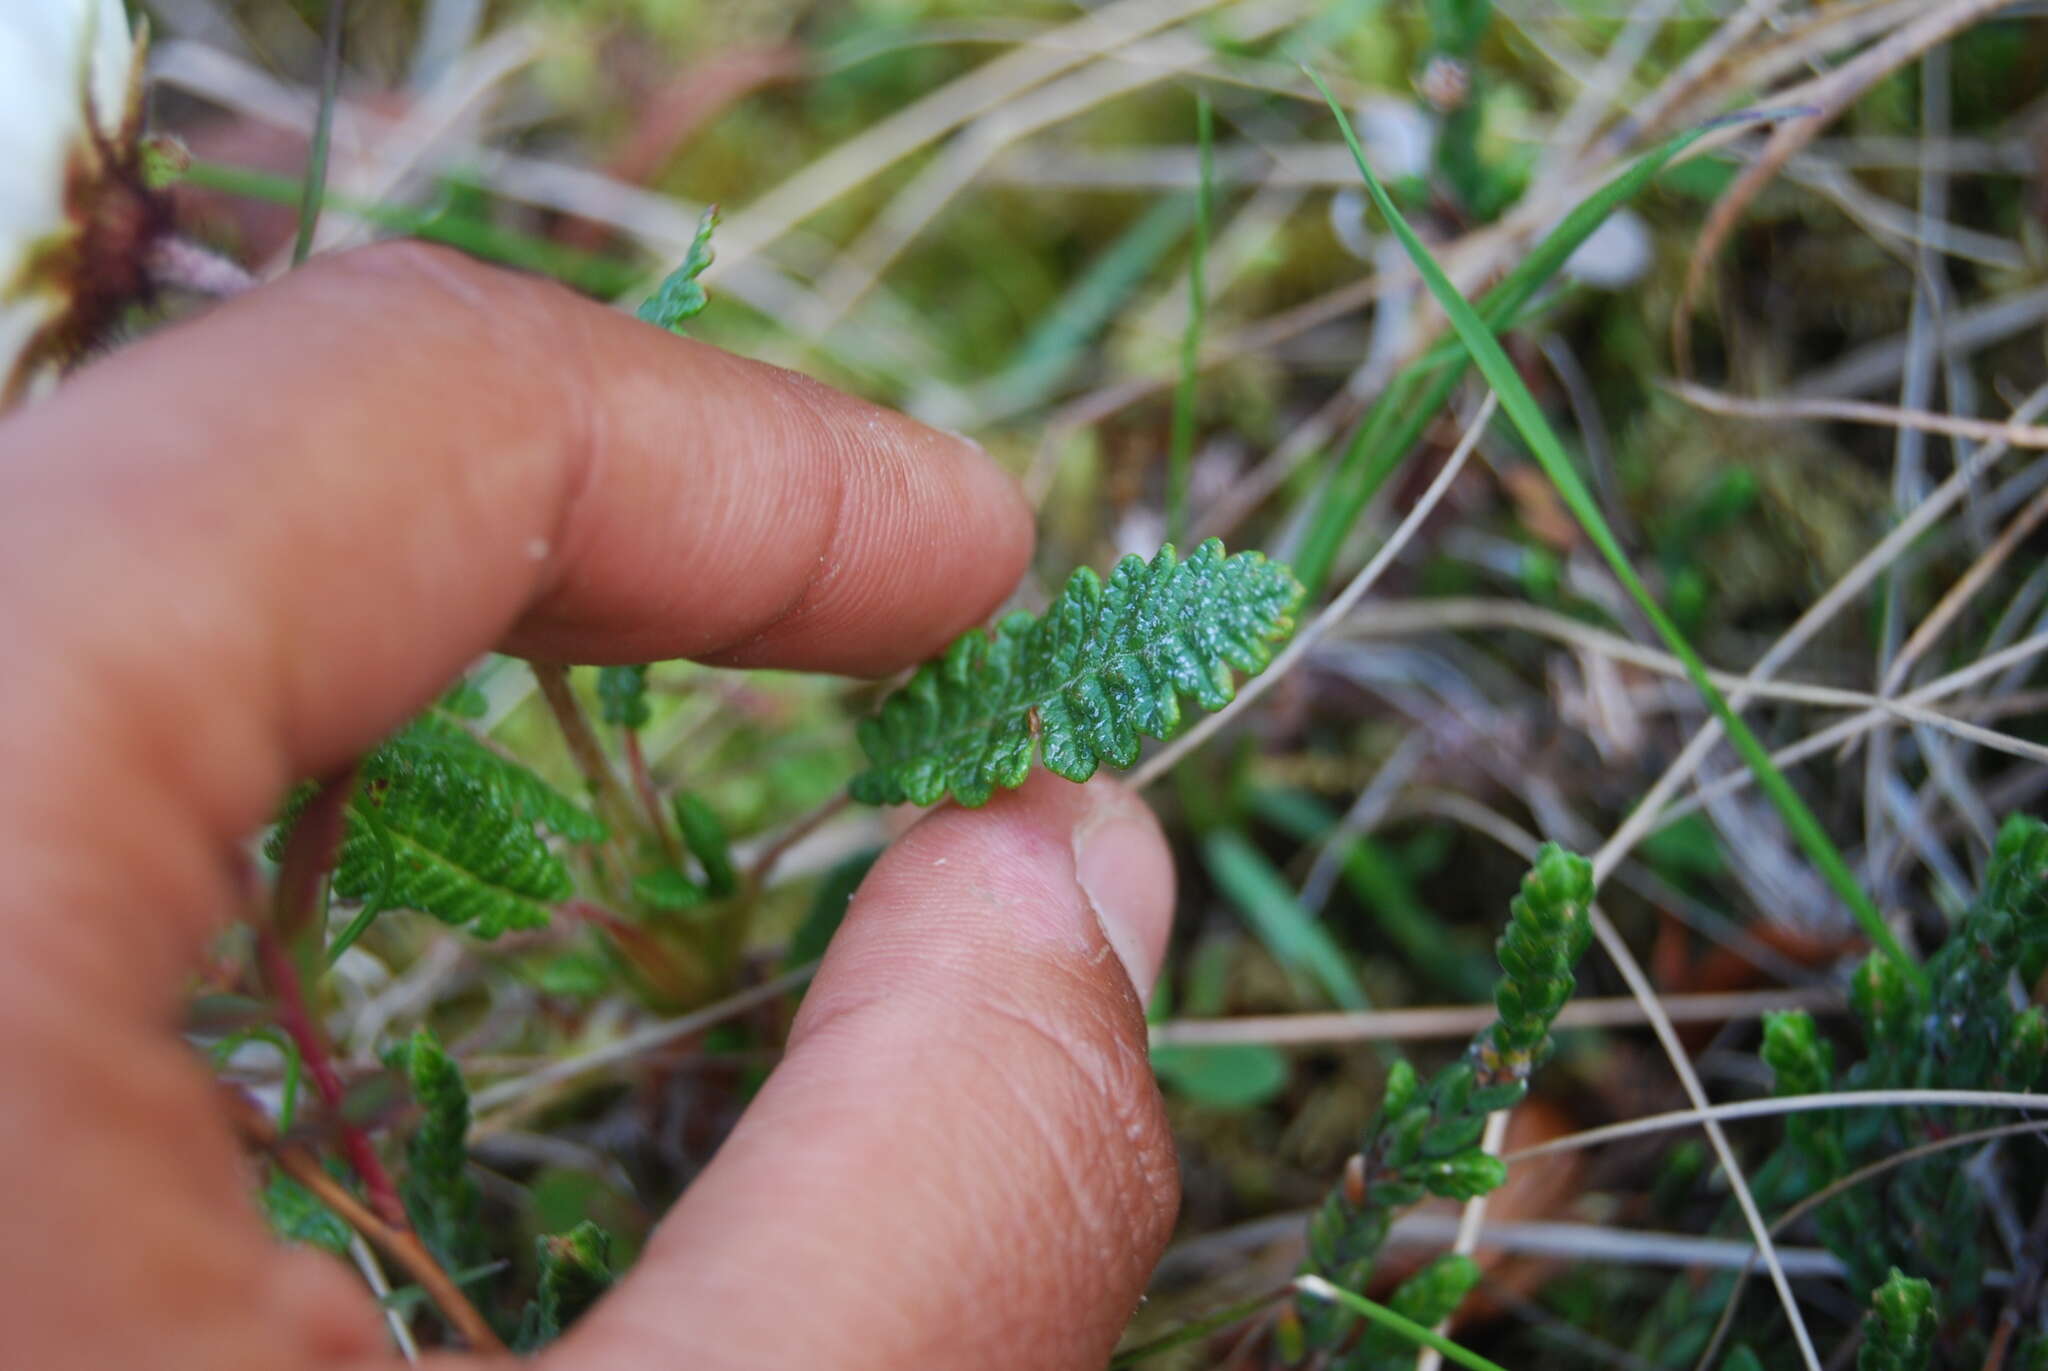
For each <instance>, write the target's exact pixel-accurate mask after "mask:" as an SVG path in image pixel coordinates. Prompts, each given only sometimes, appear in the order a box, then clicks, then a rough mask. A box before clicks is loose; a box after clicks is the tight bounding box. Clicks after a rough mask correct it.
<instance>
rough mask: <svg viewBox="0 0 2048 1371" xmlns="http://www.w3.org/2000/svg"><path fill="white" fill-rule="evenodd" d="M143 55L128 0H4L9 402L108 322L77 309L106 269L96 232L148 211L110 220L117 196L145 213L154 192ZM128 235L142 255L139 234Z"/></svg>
mask: <svg viewBox="0 0 2048 1371" xmlns="http://www.w3.org/2000/svg"><path fill="white" fill-rule="evenodd" d="M139 58H140V53H139V50H138V48H137V45H136V43H135V40H134V37H133V35H132V34H131V33H130V31H129V27H128V16H127V14H126V12H125V11H123V9H122V7H121V0H0V407H4V405H5V404H6V403H7V402H8V401H10V400H12V399H14V398H16V397H18V396H19V395H20V394H22V393H23V391H24V390H25V389H27V388H29V387H30V386H31V385H32V384H34V383H35V382H37V381H38V380H40V379H42V378H43V377H44V376H45V375H46V374H47V371H48V368H49V366H50V365H51V364H52V363H54V362H57V361H61V360H63V359H64V355H65V353H66V352H67V351H69V350H71V349H73V348H75V347H76V346H77V344H78V343H79V342H80V341H82V338H83V334H84V333H85V332H86V331H87V326H88V325H90V324H92V323H97V322H103V321H100V320H74V318H73V316H74V315H75V314H76V313H77V312H78V310H79V308H80V306H81V304H83V303H85V302H84V301H83V300H82V296H83V295H84V294H85V293H86V292H85V291H84V289H83V287H84V286H85V285H86V284H87V283H88V282H89V281H90V280H91V279H92V278H91V277H90V275H89V273H92V272H95V271H101V268H100V267H99V265H98V264H97V263H93V262H89V261H87V260H86V258H87V257H90V256H95V255H97V254H96V253H94V252H92V251H90V249H93V248H95V247H104V244H96V243H94V242H93V241H92V240H94V239H95V238H96V237H104V236H105V235H104V234H96V233H95V229H100V228H104V227H106V226H107V221H108V220H109V218H112V219H114V220H116V221H118V223H119V224H122V225H127V226H130V227H132V226H133V224H134V223H135V222H136V220H137V218H138V216H137V215H136V214H133V213H128V214H121V213H114V214H112V215H110V214H109V213H108V209H109V205H108V201H109V198H110V197H111V196H114V195H116V194H118V195H120V196H121V197H123V199H124V201H125V203H126V207H127V208H129V209H131V210H133V209H138V208H140V205H141V203H142V200H141V197H143V196H144V195H145V192H144V190H143V187H142V184H141V179H140V152H139V149H138V139H139V136H140V133H141V129H140V127H139V111H138V109H137V101H136V96H137V94H138V89H139V87H138V81H137V76H138V66H139ZM121 236H122V237H123V239H124V246H125V247H126V250H127V252H128V255H129V256H130V257H134V258H137V259H138V260H139V254H140V252H141V250H142V244H141V243H140V242H139V241H136V240H137V235H136V234H135V233H132V232H129V233H125V234H123V235H121ZM134 270H135V267H134V266H133V265H132V264H131V266H130V268H129V271H130V273H131V274H132V273H133V271H134ZM102 274H104V273H103V272H102ZM117 274H118V273H117ZM96 284H101V285H104V282H103V281H102V282H98V283H96ZM91 293H92V294H93V295H95V296H99V297H102V298H100V299H98V300H97V301H96V302H93V305H92V308H96V309H97V310H98V311H100V312H104V311H105V309H106V308H107V304H106V300H105V298H104V297H105V295H106V292H105V291H104V289H101V290H95V291H93V292H91Z"/></svg>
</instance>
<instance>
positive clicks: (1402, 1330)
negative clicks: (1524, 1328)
mask: <svg viewBox="0 0 2048 1371" xmlns="http://www.w3.org/2000/svg"><path fill="white" fill-rule="evenodd" d="M1294 1286H1295V1289H1297V1290H1299V1291H1301V1293H1302V1294H1304V1295H1308V1296H1310V1297H1312V1298H1315V1299H1321V1300H1329V1301H1330V1302H1331V1303H1332V1304H1338V1305H1342V1306H1343V1307H1344V1308H1346V1309H1348V1310H1350V1311H1351V1312H1352V1313H1354V1314H1356V1315H1358V1317H1360V1318H1361V1319H1364V1320H1366V1321H1367V1322H1368V1323H1376V1324H1378V1325H1379V1326H1380V1327H1382V1328H1384V1329H1386V1330H1387V1331H1388V1332H1389V1333H1398V1334H1400V1335H1401V1336H1402V1337H1404V1338H1406V1339H1408V1341H1410V1342H1412V1343H1414V1344H1415V1345H1416V1346H1418V1347H1434V1348H1435V1349H1436V1350H1437V1351H1439V1352H1441V1353H1443V1354H1444V1356H1446V1357H1448V1358H1450V1359H1451V1360H1452V1361H1454V1362H1456V1363H1457V1364H1458V1365H1460V1366H1463V1367H1466V1368H1468V1371H1507V1368H1506V1367H1504V1366H1502V1365H1501V1364H1500V1363H1499V1362H1495V1361H1488V1360H1487V1359H1486V1358H1484V1357H1482V1356H1480V1355H1479V1354H1478V1353H1477V1352H1474V1351H1472V1350H1471V1349H1470V1348H1466V1347H1460V1346H1459V1345H1458V1344H1457V1343H1454V1342H1452V1341H1451V1340H1450V1339H1449V1338H1447V1337H1445V1336H1444V1335H1443V1334H1441V1333H1438V1332H1436V1331H1435V1330H1434V1329H1429V1328H1424V1327H1423V1326H1422V1325H1421V1324H1419V1323H1417V1322H1415V1320H1413V1319H1410V1318H1406V1317H1404V1316H1403V1315H1400V1314H1396V1313H1395V1312H1394V1311H1393V1310H1391V1309H1389V1308H1387V1307H1386V1306H1385V1305H1384V1304H1381V1303H1379V1302H1378V1301H1376V1300H1369V1299H1367V1298H1366V1297H1365V1296H1363V1295H1354V1294H1353V1293H1352V1292H1350V1291H1349V1290H1345V1289H1342V1288H1340V1287H1338V1286H1335V1285H1332V1284H1330V1283H1329V1282H1328V1281H1326V1280H1324V1279H1322V1278H1321V1277H1320V1276H1303V1277H1302V1278H1301V1279H1300V1280H1297V1281H1296V1282H1295V1283H1294Z"/></svg>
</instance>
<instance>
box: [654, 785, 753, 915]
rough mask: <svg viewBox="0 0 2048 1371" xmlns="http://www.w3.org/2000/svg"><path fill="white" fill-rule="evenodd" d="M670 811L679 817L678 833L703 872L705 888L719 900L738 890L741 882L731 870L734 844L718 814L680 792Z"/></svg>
mask: <svg viewBox="0 0 2048 1371" xmlns="http://www.w3.org/2000/svg"><path fill="white" fill-rule="evenodd" d="M669 807H670V809H671V810H673V811H674V813H675V816H676V831H677V832H679V833H681V834H682V835H683V846H685V847H687V848H689V849H690V855H691V856H693V857H695V858H696V859H697V864H698V865H699V866H701V867H702V868H704V885H705V887H706V888H707V889H708V890H710V892H711V893H712V894H713V895H715V896H717V897H718V898H720V899H723V898H724V897H725V896H727V895H730V894H732V893H733V892H734V891H735V890H738V889H739V887H740V879H739V873H738V872H737V871H734V870H733V866H732V842H731V840H730V839H729V838H727V837H726V833H725V824H724V823H723V822H721V821H720V820H719V817H718V815H717V813H716V812H715V811H714V810H713V809H712V808H711V806H710V805H708V804H705V803H704V802H703V801H702V800H700V799H698V798H697V797H696V796H695V795H686V794H683V793H682V792H680V791H678V792H677V793H676V797H675V799H673V800H672V801H670V802H669Z"/></svg>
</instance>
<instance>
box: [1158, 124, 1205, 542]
mask: <svg viewBox="0 0 2048 1371" xmlns="http://www.w3.org/2000/svg"><path fill="white" fill-rule="evenodd" d="M1214 124H1215V116H1214V115H1213V114H1212V113H1211V111H1210V109H1209V97H1208V96H1206V95H1198V96H1196V97H1195V143H1196V146H1197V147H1198V148H1199V149H1200V158H1201V178H1200V179H1201V185H1200V187H1199V188H1198V189H1197V190H1196V191H1195V242H1194V250H1193V251H1192V252H1191V253H1189V254H1188V323H1187V327H1186V328H1185V329H1184V330H1182V332H1181V337H1180V383H1179V384H1178V385H1176V386H1175V387H1174V390H1173V434H1172V438H1171V440H1170V441H1169V443H1168V444H1167V451H1166V540H1167V541H1168V542H1170V543H1176V544H1179V545H1182V546H1185V545H1186V543H1187V540H1188V537H1187V534H1188V468H1189V467H1190V466H1191V465H1192V464H1193V461H1194V450H1195V381H1196V379H1197V377H1198V376H1199V374H1200V364H1201V356H1202V326H1203V325H1204V324H1205V323H1206V322H1207V316H1208V313H1209V285H1208V258H1209V214H1210V200H1211V198H1212V194H1213V191H1214V189H1215V185H1216V156H1215V147H1214V143H1215V131H1214Z"/></svg>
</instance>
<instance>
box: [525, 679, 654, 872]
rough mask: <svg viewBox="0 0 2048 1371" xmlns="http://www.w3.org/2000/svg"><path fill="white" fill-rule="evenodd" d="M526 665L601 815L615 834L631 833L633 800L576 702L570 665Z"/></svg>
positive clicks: (581, 708)
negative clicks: (570, 675) (571, 686)
mask: <svg viewBox="0 0 2048 1371" xmlns="http://www.w3.org/2000/svg"><path fill="white" fill-rule="evenodd" d="M528 665H530V666H531V667H532V668H533V679H534V681H535V682H536V683H537V684H538V685H539V686H540V693H541V698H542V699H544V700H546V701H547V702H548V711H549V712H550V713H552V714H553V715H554V716H555V723H556V724H557V725H558V726H559V727H560V728H561V730H562V741H563V742H564V743H566V744H568V747H569V755H570V757H571V758H573V759H574V760H575V763H576V769H577V770H578V771H580V772H582V773H583V779H584V781H585V782H586V783H588V784H589V786H590V792H591V796H592V798H593V799H595V800H596V802H597V809H598V813H599V814H601V815H603V817H604V820H605V822H606V823H608V824H610V825H611V826H612V828H613V831H614V832H615V833H619V834H624V833H628V832H631V831H632V829H633V827H634V822H633V813H634V810H633V801H632V800H631V799H630V798H629V797H628V796H627V794H626V791H625V788H624V787H623V786H621V785H620V784H619V778H618V774H617V773H616V772H614V771H613V770H612V765H611V763H610V762H609V761H607V760H606V759H605V755H604V748H603V747H601V746H599V744H598V741H597V734H596V733H595V732H593V731H592V729H591V727H590V720H588V719H587V718H585V717H584V715H583V707H582V706H581V705H579V704H577V703H576V696H575V694H574V693H573V692H572V691H571V690H570V689H569V668H568V667H566V666H562V665H560V664H558V663H555V662H531V663H529V664H528Z"/></svg>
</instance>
